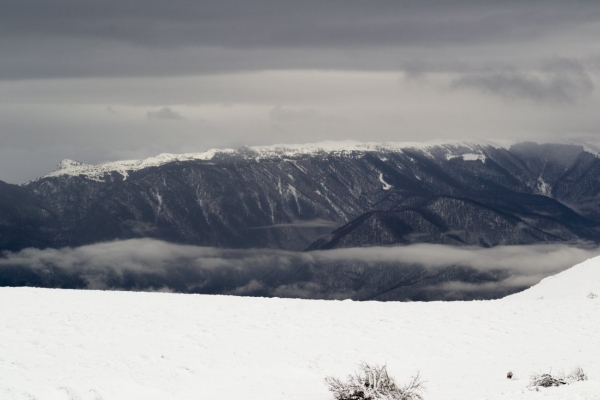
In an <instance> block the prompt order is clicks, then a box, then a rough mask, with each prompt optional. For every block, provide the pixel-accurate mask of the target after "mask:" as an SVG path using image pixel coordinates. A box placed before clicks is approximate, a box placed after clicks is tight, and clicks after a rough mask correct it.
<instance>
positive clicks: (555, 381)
mask: <svg viewBox="0 0 600 400" xmlns="http://www.w3.org/2000/svg"><path fill="white" fill-rule="evenodd" d="M566 384H567V382H566V380H565V378H564V376H563V375H562V374H559V375H552V374H548V373H543V374H533V375H531V379H530V380H529V386H531V387H538V386H541V387H552V386H561V385H566Z"/></svg>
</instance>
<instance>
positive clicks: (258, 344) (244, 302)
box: [0, 258, 600, 400]
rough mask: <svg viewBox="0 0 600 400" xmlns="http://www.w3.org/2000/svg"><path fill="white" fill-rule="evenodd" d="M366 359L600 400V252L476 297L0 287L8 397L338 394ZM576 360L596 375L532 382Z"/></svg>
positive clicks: (482, 393)
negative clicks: (550, 383) (364, 298)
mask: <svg viewBox="0 0 600 400" xmlns="http://www.w3.org/2000/svg"><path fill="white" fill-rule="evenodd" d="M590 293H594V294H596V295H598V296H599V297H597V298H594V296H593V295H590ZM360 361H366V362H371V363H379V364H384V363H385V364H387V366H388V370H389V372H390V373H391V374H392V375H393V376H394V377H396V379H397V380H398V381H400V382H401V383H402V382H405V381H406V380H408V378H409V377H410V376H411V375H413V374H414V373H416V372H417V371H420V373H421V375H422V377H423V378H424V379H425V380H427V384H426V386H427V393H426V394H425V399H429V400H434V399H439V400H442V399H443V400H451V399H457V400H458V399H460V400H468V399H477V400H481V399H561V400H564V399H600V258H598V259H593V260H590V261H587V262H585V263H583V264H580V265H578V266H576V267H573V268H572V269H570V270H567V271H565V272H563V273H561V274H559V275H556V276H554V277H551V278H549V279H546V280H544V281H542V282H541V283H540V284H539V285H538V286H536V287H533V288H531V289H529V290H528V291H526V292H523V293H520V294H517V295H513V296H510V297H508V298H506V299H503V300H496V301H477V302H455V303H441V302H437V303H377V302H364V303H358V302H351V301H312V300H285V299H263V298H242V297H228V296H205V295H178V294H167V293H131V292H102V291H72V290H48V289H31V288H0V399H65V400H66V399H80V400H86V399H90V400H91V399H123V400H133V399H215V400H222V399H226V400H228V399H232V400H233V399H236V400H238V399H260V400H267V399H307V400H308V399H310V400H331V399H333V397H332V396H331V395H330V393H329V392H328V391H327V388H326V387H325V385H324V382H323V379H324V378H325V376H327V375H336V376H339V377H345V376H346V375H347V374H349V373H351V372H353V371H354V369H355V366H356V364H357V363H358V362H360ZM576 365H580V366H582V367H583V368H584V369H585V370H586V371H587V372H588V375H589V377H590V379H589V380H588V381H586V382H577V383H574V384H571V385H568V386H562V387H559V388H548V389H541V391H537V392H536V391H531V390H528V389H527V384H528V380H529V375H530V374H531V373H532V372H547V371H550V370H552V371H553V372H557V371H560V370H564V371H565V372H569V370H570V369H571V368H572V367H574V366H576ZM509 370H511V371H513V372H514V374H515V378H516V379H513V380H508V379H506V373H507V372H508V371H509Z"/></svg>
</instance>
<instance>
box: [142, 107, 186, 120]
mask: <svg viewBox="0 0 600 400" xmlns="http://www.w3.org/2000/svg"><path fill="white" fill-rule="evenodd" d="M146 116H147V117H148V119H162V120H182V119H185V118H184V117H183V115H181V114H180V113H178V112H177V111H175V110H173V109H171V107H163V108H160V109H158V110H155V111H148V112H147V113H146Z"/></svg>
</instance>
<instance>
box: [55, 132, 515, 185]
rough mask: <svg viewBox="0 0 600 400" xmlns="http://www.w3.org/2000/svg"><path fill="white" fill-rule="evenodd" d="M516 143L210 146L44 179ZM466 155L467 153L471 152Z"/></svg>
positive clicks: (474, 150)
mask: <svg viewBox="0 0 600 400" xmlns="http://www.w3.org/2000/svg"><path fill="white" fill-rule="evenodd" d="M512 144H514V142H509V141H489V140H483V141H464V140H456V141H447V140H446V141H444V140H433V141H428V142H359V141H355V140H345V141H323V142H317V143H305V144H274V145H269V146H243V147H241V148H239V149H237V150H234V149H211V150H208V151H205V152H200V153H183V154H172V153H162V154H159V155H157V156H154V157H149V158H146V159H142V160H123V161H112V162H106V163H102V164H97V165H93V164H86V163H83V162H80V161H75V160H70V159H64V160H62V161H61V162H60V163H59V164H58V167H57V169H56V170H55V171H53V172H51V173H50V174H48V175H45V176H44V177H43V178H48V177H56V176H62V175H67V176H85V177H86V178H88V179H91V180H96V181H100V182H103V181H104V180H105V179H104V178H105V175H110V174H112V173H118V174H120V175H122V177H123V179H127V177H128V175H129V173H130V172H132V171H138V170H141V169H145V168H150V167H158V166H161V165H165V164H168V163H171V162H186V161H212V160H216V159H219V158H223V157H236V158H241V159H255V160H256V161H260V160H261V159H272V158H280V159H281V158H283V159H285V158H298V157H302V156H317V155H325V154H334V155H350V154H356V153H366V152H398V151H402V150H404V149H416V150H421V151H424V152H425V153H428V151H429V150H430V149H432V148H434V147H440V148H443V149H445V150H446V151H447V152H448V156H449V157H452V156H457V157H458V156H461V155H462V154H467V153H468V154H474V156H473V157H475V159H485V157H484V156H483V155H482V154H481V149H482V148H483V147H487V146H491V147H494V148H509V147H510V146H511V145H512ZM468 154H467V155H468Z"/></svg>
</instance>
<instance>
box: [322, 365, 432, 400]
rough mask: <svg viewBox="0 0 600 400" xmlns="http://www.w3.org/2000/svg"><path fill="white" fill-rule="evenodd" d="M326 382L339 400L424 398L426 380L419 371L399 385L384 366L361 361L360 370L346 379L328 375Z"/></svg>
mask: <svg viewBox="0 0 600 400" xmlns="http://www.w3.org/2000/svg"><path fill="white" fill-rule="evenodd" d="M325 383H326V384H327V387H328V388H329V390H330V391H331V392H333V396H334V397H335V398H336V399H337V400H423V396H422V395H421V392H423V391H424V390H425V387H424V382H423V381H422V380H421V377H420V376H419V374H418V373H417V375H416V376H414V377H412V378H411V380H410V382H409V383H408V384H406V385H405V386H402V387H401V386H399V385H398V384H397V383H396V381H395V380H394V378H392V377H391V376H389V374H388V372H387V369H386V367H385V365H384V366H382V367H380V366H378V365H369V364H367V363H364V362H363V363H361V364H360V365H359V371H358V372H356V373H355V374H354V375H349V376H348V379H347V380H346V381H341V380H339V379H337V378H333V377H327V378H325Z"/></svg>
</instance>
